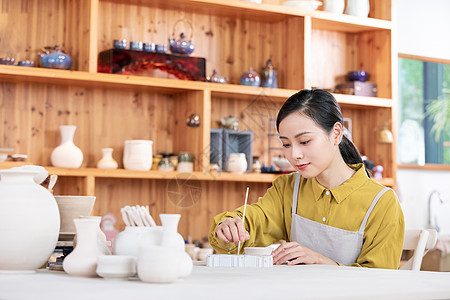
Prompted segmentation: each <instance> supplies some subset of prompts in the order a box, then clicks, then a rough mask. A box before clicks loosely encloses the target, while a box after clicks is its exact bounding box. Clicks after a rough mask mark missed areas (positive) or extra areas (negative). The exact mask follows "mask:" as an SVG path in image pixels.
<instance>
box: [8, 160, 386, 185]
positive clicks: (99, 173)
mask: <svg viewBox="0 0 450 300" xmlns="http://www.w3.org/2000/svg"><path fill="white" fill-rule="evenodd" d="M30 164H32V163H30V162H11V161H6V162H0V169H9V168H12V167H18V166H22V165H30ZM45 169H46V170H47V172H48V173H49V174H55V175H58V176H63V177H64V176H67V177H86V178H91V180H92V178H132V179H156V180H171V179H187V178H189V179H190V180H200V181H229V182H256V183H271V182H273V181H274V180H275V179H276V178H277V177H278V176H280V174H269V173H245V174H242V175H237V174H232V173H228V172H221V173H203V172H192V173H181V172H177V171H172V172H164V171H153V170H151V171H131V170H125V169H114V170H107V169H97V168H78V169H67V168H56V167H45ZM378 182H379V183H381V184H383V185H386V186H393V184H394V179H393V178H383V179H381V180H379V181H378Z"/></svg>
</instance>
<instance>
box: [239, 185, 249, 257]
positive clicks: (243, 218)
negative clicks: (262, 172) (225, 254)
mask: <svg viewBox="0 0 450 300" xmlns="http://www.w3.org/2000/svg"><path fill="white" fill-rule="evenodd" d="M248 190H249V187H247V191H246V192H245V202H244V213H243V214H242V224H244V221H245V209H246V208H247V199H248ZM244 228H245V225H244ZM240 249H241V241H239V243H238V248H237V255H239V252H240V251H239V250H240Z"/></svg>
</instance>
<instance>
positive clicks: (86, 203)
mask: <svg viewBox="0 0 450 300" xmlns="http://www.w3.org/2000/svg"><path fill="white" fill-rule="evenodd" d="M55 199H56V203H57V204H58V208H59V214H60V220H61V226H60V229H59V231H60V232H64V233H74V232H75V224H74V223H73V219H76V218H79V217H80V216H89V215H90V214H91V212H92V208H93V207H94V202H95V196H55Z"/></svg>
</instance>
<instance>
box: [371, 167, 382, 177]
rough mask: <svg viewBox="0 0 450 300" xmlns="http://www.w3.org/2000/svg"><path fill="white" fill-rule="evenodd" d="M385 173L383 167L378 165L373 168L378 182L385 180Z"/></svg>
mask: <svg viewBox="0 0 450 300" xmlns="http://www.w3.org/2000/svg"><path fill="white" fill-rule="evenodd" d="M382 172H383V166H381V165H377V166H375V167H374V168H373V178H374V179H376V180H381V179H383V175H381V173H382Z"/></svg>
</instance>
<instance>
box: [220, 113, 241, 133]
mask: <svg viewBox="0 0 450 300" xmlns="http://www.w3.org/2000/svg"><path fill="white" fill-rule="evenodd" d="M220 124H222V126H223V128H226V129H230V130H238V127H239V119H238V118H234V117H233V115H229V116H228V118H222V119H220Z"/></svg>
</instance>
